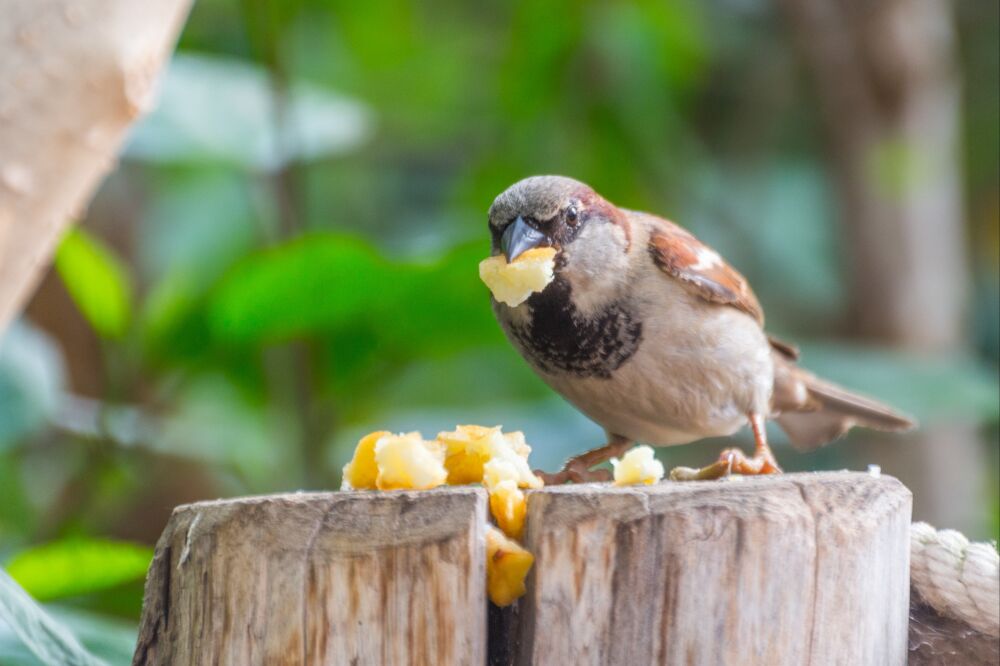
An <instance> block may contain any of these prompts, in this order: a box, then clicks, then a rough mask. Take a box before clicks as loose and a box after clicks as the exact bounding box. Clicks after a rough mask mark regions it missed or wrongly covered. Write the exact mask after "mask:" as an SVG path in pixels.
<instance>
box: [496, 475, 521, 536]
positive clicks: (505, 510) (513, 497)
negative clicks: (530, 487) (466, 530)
mask: <svg viewBox="0 0 1000 666" xmlns="http://www.w3.org/2000/svg"><path fill="white" fill-rule="evenodd" d="M489 490H490V513H491V514H493V519H494V520H495V521H496V522H497V527H499V528H500V529H501V530H503V533H504V534H506V535H507V536H509V537H510V538H512V539H520V538H521V535H522V534H523V533H524V517H525V516H526V515H527V513H528V499H527V498H526V497H525V496H524V491H522V490H521V489H520V488H518V487H517V482H516V481H513V480H511V479H506V480H504V481H500V482H499V483H497V484H496V485H495V486H493V487H492V488H490V489H489Z"/></svg>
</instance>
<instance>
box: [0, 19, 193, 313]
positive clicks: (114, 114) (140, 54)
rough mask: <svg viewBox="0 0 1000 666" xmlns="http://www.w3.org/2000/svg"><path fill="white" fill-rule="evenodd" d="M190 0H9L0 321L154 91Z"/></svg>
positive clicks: (3, 69) (0, 90)
mask: <svg viewBox="0 0 1000 666" xmlns="http://www.w3.org/2000/svg"><path fill="white" fill-rule="evenodd" d="M190 4H191V2H190V0H142V1H141V2H137V1H136V0H0V17H2V18H0V54H2V57H0V330H2V329H3V328H4V325H5V324H6V323H7V321H8V320H9V319H10V318H11V317H12V316H13V315H14V314H15V312H16V311H17V310H18V309H19V307H20V306H21V305H22V304H23V302H24V300H25V299H26V298H27V296H28V294H29V293H30V291H31V289H32V288H33V287H34V285H35V283H36V282H37V281H38V279H39V278H40V277H41V275H42V272H43V270H44V269H45V268H46V267H47V266H48V261H49V258H50V257H51V256H52V252H53V250H54V248H55V246H56V243H57V241H58V240H59V236H60V234H61V233H62V231H63V229H64V228H65V226H66V225H67V224H68V223H69V222H70V221H72V219H73V218H74V217H77V218H78V217H79V216H80V215H82V213H83V210H84V209H85V207H86V205H87V203H88V202H89V201H90V197H91V195H92V194H93V192H94V189H95V188H96V187H97V184H98V183H99V182H100V180H101V178H103V177H104V175H105V174H107V172H108V171H109V170H110V169H111V168H112V167H113V166H114V165H115V164H116V157H117V154H118V152H119V149H120V148H121V145H122V141H123V140H124V138H125V132H126V130H128V128H129V127H130V126H131V125H132V123H133V122H134V121H135V120H136V119H137V118H139V116H141V115H142V114H143V113H144V112H146V111H147V110H149V108H150V106H151V105H152V101H153V92H154V88H155V86H154V84H155V82H156V79H157V75H158V73H159V71H160V69H161V68H162V66H163V64H164V63H165V62H166V59H167V57H168V56H169V55H170V52H171V51H172V50H173V46H174V42H175V41H176V39H177V34H178V33H179V32H180V28H181V25H182V24H183V22H184V18H185V17H186V16H187V12H188V8H189V7H190Z"/></svg>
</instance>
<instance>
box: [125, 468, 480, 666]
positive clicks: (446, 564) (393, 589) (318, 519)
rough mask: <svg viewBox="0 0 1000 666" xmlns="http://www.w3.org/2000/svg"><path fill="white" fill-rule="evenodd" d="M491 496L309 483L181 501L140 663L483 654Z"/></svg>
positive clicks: (150, 592) (397, 660) (160, 547)
mask: <svg viewBox="0 0 1000 666" xmlns="http://www.w3.org/2000/svg"><path fill="white" fill-rule="evenodd" d="M485 525H486V496H485V494H484V493H483V492H482V491H480V490H476V489H472V488H448V489H441V490H435V491H428V492H420V493H415V492H391V493H365V492H351V493H311V494H294V495H276V496H269V497H259V498H244V499H237V500H226V501H216V502H202V503H198V504H192V505H188V506H182V507H179V508H178V509H176V510H175V512H174V514H173V516H172V517H171V519H170V522H169V524H168V525H167V528H166V530H165V531H164V533H163V536H162V537H161V538H160V541H159V543H158V544H157V547H156V554H155V556H154V559H153V563H152V565H151V567H150V572H149V577H148V579H147V581H146V595H145V602H144V605H143V616H142V623H141V627H140V634H139V641H138V645H137V649H136V653H135V657H134V660H133V664H239V665H241V666H244V665H245V666H251V665H254V664H268V665H272V664H435V665H437V664H482V663H485V660H486V596H485V583H486V574H485V558H486V555H485V536H484V529H485Z"/></svg>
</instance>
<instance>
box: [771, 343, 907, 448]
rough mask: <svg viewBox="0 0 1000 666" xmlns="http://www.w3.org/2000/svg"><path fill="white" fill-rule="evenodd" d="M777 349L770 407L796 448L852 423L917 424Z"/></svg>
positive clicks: (819, 442) (895, 427)
mask: <svg viewBox="0 0 1000 666" xmlns="http://www.w3.org/2000/svg"><path fill="white" fill-rule="evenodd" d="M773 344H774V343H773V341H772V345H773ZM778 349H779V351H776V352H774V353H773V354H772V357H773V358H774V393H773V395H772V398H771V410H772V414H773V415H774V416H775V420H777V422H778V425H780V426H781V429H782V430H784V431H785V433H786V434H787V435H788V439H789V440H790V441H791V442H792V445H793V446H794V447H795V448H797V449H799V450H801V451H810V450H812V449H815V448H818V447H820V446H823V445H824V444H827V443H829V442H831V441H833V440H835V439H837V438H838V437H841V436H843V435H844V434H845V433H846V432H847V431H848V430H850V429H851V428H852V427H854V426H863V427H865V428H872V429H874V430H883V431H890V432H902V431H906V430H912V429H913V428H914V427H916V422H914V421H913V420H912V419H910V418H909V417H907V416H904V415H903V414H900V413H899V412H897V411H895V410H894V409H892V408H891V407H889V406H888V405H884V404H882V403H880V402H877V401H875V400H872V399H871V398H866V397H865V396H862V395H858V394H857V393H852V392H850V391H848V390H847V389H844V388H842V387H840V386H837V385H836V384H833V383H832V382H828V381H825V380H822V379H820V378H818V377H816V376H815V375H814V374H812V373H811V372H808V371H807V370H803V369H802V368H799V367H798V366H796V365H795V363H794V362H793V361H792V360H791V359H789V358H788V357H787V356H786V355H785V354H784V353H783V352H782V351H780V349H781V348H780V347H779V348H778Z"/></svg>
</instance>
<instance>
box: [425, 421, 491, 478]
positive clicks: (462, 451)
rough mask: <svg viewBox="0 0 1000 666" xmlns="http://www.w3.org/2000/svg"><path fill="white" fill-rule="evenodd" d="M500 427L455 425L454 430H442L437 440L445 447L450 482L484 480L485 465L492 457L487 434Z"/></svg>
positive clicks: (445, 461)
mask: <svg viewBox="0 0 1000 666" xmlns="http://www.w3.org/2000/svg"><path fill="white" fill-rule="evenodd" d="M498 429H499V428H486V427H484V426H477V425H460V426H455V430H454V431H452V432H442V433H439V434H438V436H437V441H438V442H441V443H442V444H443V445H444V447H445V459H444V466H445V469H447V470H448V483H449V485H453V486H460V485H462V484H465V483H479V482H480V481H482V480H483V465H484V464H485V463H486V461H487V460H489V459H490V448H489V444H488V442H487V441H486V437H487V435H489V434H490V432H492V431H493V430H498Z"/></svg>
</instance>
